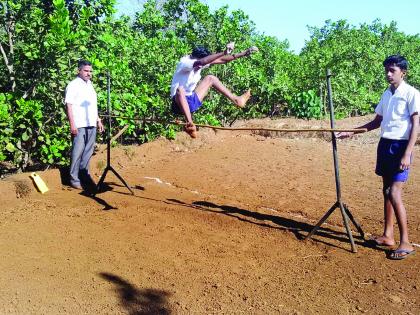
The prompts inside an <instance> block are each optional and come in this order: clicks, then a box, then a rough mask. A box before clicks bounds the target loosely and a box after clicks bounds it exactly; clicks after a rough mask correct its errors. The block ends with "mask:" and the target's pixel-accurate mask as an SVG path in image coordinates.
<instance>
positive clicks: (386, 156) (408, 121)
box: [337, 55, 420, 260]
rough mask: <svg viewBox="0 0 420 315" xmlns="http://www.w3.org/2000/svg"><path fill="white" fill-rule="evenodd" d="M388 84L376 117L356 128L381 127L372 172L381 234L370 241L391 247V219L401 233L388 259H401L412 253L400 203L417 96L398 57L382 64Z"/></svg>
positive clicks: (414, 131)
mask: <svg viewBox="0 0 420 315" xmlns="http://www.w3.org/2000/svg"><path fill="white" fill-rule="evenodd" d="M383 65H384V68H385V76H386V79H387V80H388V82H389V83H390V85H389V87H388V88H387V89H386V91H385V92H384V93H383V94H382V97H381V100H380V101H379V104H378V105H377V106H376V108H375V112H376V116H375V118H374V119H373V120H372V121H371V122H369V123H367V124H365V125H364V126H360V127H358V128H367V130H368V131H370V130H373V129H376V128H378V127H379V126H380V127H381V139H380V141H379V144H378V150H377V162H376V170H375V173H376V174H377V175H379V176H382V181H383V196H384V216H385V222H384V232H383V235H382V236H379V237H375V238H373V239H372V241H373V242H374V244H375V245H377V246H394V245H395V240H394V220H393V213H395V217H396V218H397V223H398V227H399V230H400V244H399V246H398V248H397V249H395V250H393V251H391V253H390V255H389V258H390V259H396V260H401V259H405V258H407V257H408V256H410V255H412V254H414V252H415V251H414V248H413V246H412V245H411V243H410V241H409V239H408V228H407V213H406V209H405V207H404V204H403V201H402V196H401V195H402V189H403V186H404V183H405V182H406V181H407V179H408V173H409V168H410V164H411V162H412V152H413V148H414V144H415V142H416V138H417V131H418V124H419V115H418V113H419V110H420V93H419V91H418V90H416V89H415V88H413V87H412V86H410V85H408V84H407V83H406V82H405V81H404V76H405V75H406V72H407V68H408V62H407V60H406V59H405V58H404V57H402V56H400V55H393V56H389V57H388V58H386V59H385V61H384V62H383ZM353 134H354V133H352V132H342V133H338V134H337V138H347V137H350V136H352V135H353Z"/></svg>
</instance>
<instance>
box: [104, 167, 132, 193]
mask: <svg viewBox="0 0 420 315" xmlns="http://www.w3.org/2000/svg"><path fill="white" fill-rule="evenodd" d="M109 168H110V169H111V171H112V172H113V173H114V174H115V176H117V177H118V179H119V180H120V181H121V182H122V183H123V184H124V185H125V187H127V189H128V190H129V191H130V192H131V194H132V195H134V191H132V190H131V188H130V186H128V184H127V183H126V181H125V180H124V178H122V177H121V176H120V174H118V172H117V171H116V170H114V168H113V167H112V166H110V167H109Z"/></svg>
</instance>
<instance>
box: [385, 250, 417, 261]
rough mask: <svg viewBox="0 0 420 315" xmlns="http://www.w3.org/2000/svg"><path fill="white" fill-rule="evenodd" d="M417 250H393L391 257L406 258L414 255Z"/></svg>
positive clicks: (393, 258) (396, 258)
mask: <svg viewBox="0 0 420 315" xmlns="http://www.w3.org/2000/svg"><path fill="white" fill-rule="evenodd" d="M415 252H416V251H415V250H414V249H413V250H408V249H396V250H393V251H392V252H391V253H390V254H389V257H388V258H389V259H392V260H403V259H406V258H407V257H408V256H411V255H414V254H415Z"/></svg>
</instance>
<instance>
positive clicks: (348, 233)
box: [339, 202, 357, 253]
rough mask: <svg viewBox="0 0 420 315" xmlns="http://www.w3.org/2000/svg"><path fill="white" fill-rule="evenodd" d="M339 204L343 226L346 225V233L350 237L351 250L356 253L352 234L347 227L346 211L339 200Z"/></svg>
mask: <svg viewBox="0 0 420 315" xmlns="http://www.w3.org/2000/svg"><path fill="white" fill-rule="evenodd" d="M339 204H340V210H341V215H342V216H343V222H344V226H345V227H346V231H347V235H348V237H349V239H350V244H351V251H352V252H353V253H356V252H357V249H356V245H355V244H354V239H353V234H352V233H351V229H350V227H349V222H348V217H347V213H346V211H345V210H344V206H343V204H342V203H341V202H340V203H339Z"/></svg>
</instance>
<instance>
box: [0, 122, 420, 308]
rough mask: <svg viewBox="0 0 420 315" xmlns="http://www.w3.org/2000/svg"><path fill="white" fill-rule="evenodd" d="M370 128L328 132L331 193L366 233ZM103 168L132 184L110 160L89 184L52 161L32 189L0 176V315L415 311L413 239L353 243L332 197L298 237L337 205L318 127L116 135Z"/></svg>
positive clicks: (377, 218) (372, 224) (96, 168)
mask: <svg viewBox="0 0 420 315" xmlns="http://www.w3.org/2000/svg"><path fill="white" fill-rule="evenodd" d="M365 120H369V117H367V118H363V119H360V118H359V119H357V120H347V121H340V122H338V123H337V125H338V126H337V127H350V126H355V125H358V124H360V123H361V121H365ZM238 126H241V124H238ZM247 126H262V127H279V128H285V127H295V126H299V127H302V126H308V127H309V128H315V127H317V126H318V127H328V122H305V121H296V120H277V121H270V120H255V121H251V122H247ZM377 139H378V134H377V133H371V134H364V135H360V136H357V137H355V138H353V139H350V140H346V141H339V143H338V153H339V161H340V175H341V185H342V195H343V201H344V202H345V203H346V204H347V205H348V207H349V209H350V211H351V212H352V213H353V215H354V216H355V218H356V220H357V221H358V222H359V223H360V224H361V226H362V228H363V230H364V231H365V233H367V234H380V233H381V232H382V221H383V213H382V212H383V210H382V196H381V179H380V178H379V177H377V176H376V175H375V174H374V171H373V170H374V165H375V156H376V143H377ZM103 149H105V147H104V146H102V147H100V150H99V152H98V153H97V154H96V155H95V156H94V157H93V160H92V162H91V172H92V173H93V175H94V177H95V179H98V178H99V177H100V175H101V174H102V172H103V169H104V167H105V166H106V151H105V152H101V150H103ZM415 155H416V158H415V161H414V165H413V167H412V172H411V174H410V180H409V182H408V183H407V185H406V186H405V190H404V202H405V205H406V207H407V210H408V221H409V229H410V237H411V241H412V242H414V243H417V244H419V243H420V212H419V205H420V184H419V183H420V163H419V161H420V160H419V159H420V147H419V146H416V148H415ZM111 165H112V166H113V167H114V168H115V169H116V170H117V171H118V173H119V174H121V176H122V177H123V178H124V179H125V180H126V181H127V183H128V184H129V185H130V186H131V187H132V188H133V191H134V195H131V194H130V192H129V191H128V189H127V188H126V187H124V185H122V183H121V182H120V181H119V180H118V178H116V177H115V176H114V175H113V174H112V173H108V175H107V177H106V180H105V183H106V191H104V192H101V193H99V194H97V195H96V196H95V197H92V196H89V195H87V194H84V193H81V192H80V191H77V190H74V189H71V188H69V187H68V186H65V185H62V182H61V179H60V172H59V171H58V170H49V171H45V172H39V173H38V174H39V175H40V176H41V177H42V178H43V179H44V181H45V182H46V183H47V186H48V187H49V189H50V190H49V191H48V192H47V193H45V194H44V195H41V194H40V193H38V192H37V191H36V190H35V188H34V185H33V183H32V181H31V179H30V178H29V174H18V175H14V176H10V177H7V178H5V179H4V180H2V181H0V196H1V206H0V209H1V210H0V251H1V259H0V270H1V273H0V314H359V313H366V314H420V275H419V270H420V248H417V254H416V255H414V256H412V257H409V258H407V259H405V260H403V261H392V260H389V259H386V252H385V251H384V250H383V249H375V248H370V247H368V246H367V245H366V244H365V242H364V241H363V240H362V239H361V238H360V237H359V235H358V234H357V233H355V232H354V236H355V241H356V246H357V253H351V251H350V243H349V241H348V238H347V235H346V233H345V229H344V227H343V223H342V222H343V221H342V218H341V214H340V211H339V210H337V211H335V212H334V213H333V215H332V216H331V217H330V218H329V219H328V220H327V222H326V223H325V224H324V225H322V229H321V230H320V231H319V233H317V234H316V235H315V236H314V237H313V238H312V239H310V240H306V241H304V240H302V238H303V237H304V236H305V235H307V234H308V232H310V231H311V230H312V228H313V226H314V224H316V222H318V220H319V219H320V218H321V217H322V216H323V215H324V214H325V212H326V211H327V210H328V209H329V208H330V207H331V206H332V205H333V204H334V203H335V202H336V190H335V181H334V167H333V159H332V146H331V142H330V136H329V134H328V133H327V134H317V133H315V132H314V133H307V134H303V133H299V134H297V133H294V134H284V133H266V134H261V133H258V132H254V133H252V132H229V131H218V132H214V131H213V130H204V129H201V130H200V131H199V138H198V139H196V140H192V139H190V138H189V137H188V136H187V135H186V134H184V133H179V134H178V136H177V139H176V140H173V141H169V140H165V139H160V140H157V141H154V142H152V143H148V144H145V145H142V146H130V147H122V146H117V147H115V148H113V149H112V160H111ZM396 228H397V227H396ZM353 231H355V229H354V228H353ZM397 231H398V230H397ZM396 234H397V235H398V233H396Z"/></svg>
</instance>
